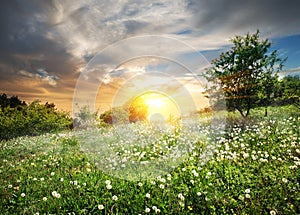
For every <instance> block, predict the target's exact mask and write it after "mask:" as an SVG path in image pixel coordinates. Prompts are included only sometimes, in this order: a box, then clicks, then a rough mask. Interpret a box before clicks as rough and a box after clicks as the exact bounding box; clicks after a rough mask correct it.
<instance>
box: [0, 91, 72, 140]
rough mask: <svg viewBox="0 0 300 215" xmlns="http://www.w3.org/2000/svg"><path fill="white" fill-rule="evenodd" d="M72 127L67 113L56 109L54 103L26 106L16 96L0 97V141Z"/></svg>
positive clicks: (3, 95)
mask: <svg viewBox="0 0 300 215" xmlns="http://www.w3.org/2000/svg"><path fill="white" fill-rule="evenodd" d="M71 127H72V119H71V117H70V116H69V114H68V113H66V112H63V111H59V110H57V109H56V107H55V104H54V103H48V102H46V103H45V104H40V102H39V101H34V102H32V103H30V104H27V103H26V102H25V101H21V100H20V99H19V98H18V96H12V97H8V96H7V95H6V94H4V93H3V94H1V95H0V140H3V139H4V140H7V139H11V138H14V137H18V136H25V135H39V134H43V133H47V132H53V131H61V130H64V129H68V128H71Z"/></svg>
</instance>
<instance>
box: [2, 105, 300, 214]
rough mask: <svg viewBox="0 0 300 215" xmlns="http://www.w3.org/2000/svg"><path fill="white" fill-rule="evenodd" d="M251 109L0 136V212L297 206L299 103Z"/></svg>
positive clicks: (285, 209)
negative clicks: (148, 123) (217, 124)
mask: <svg viewBox="0 0 300 215" xmlns="http://www.w3.org/2000/svg"><path fill="white" fill-rule="evenodd" d="M252 116H253V117H252V118H251V119H248V120H241V119H240V118H239V117H238V116H237V114H234V113H233V114H229V116H228V119H229V120H228V121H227V126H226V127H222V128H223V129H219V132H216V131H218V129H217V128H214V129H212V128H211V127H210V126H205V125H199V126H198V127H197V129H194V130H193V131H192V132H191V131H187V130H180V129H173V130H170V131H169V130H164V131H159V130H149V129H148V130H147V129H145V128H141V127H139V126H137V125H134V124H133V125H131V126H132V127H131V128H130V129H131V130H130V132H126V130H125V131H124V130H119V131H118V132H117V133H115V131H114V130H113V129H110V128H105V129H100V130H98V131H97V132H98V133H97V137H98V138H97V140H95V145H93V139H92V137H93V135H91V133H85V134H84V132H81V133H80V132H79V133H78V132H77V133H76V132H70V133H60V134H45V135H41V136H36V137H19V138H16V139H12V140H10V141H2V142H1V143H0V209H1V214H300V185H299V182H300V131H299V128H300V115H299V110H297V109H295V108H293V107H276V108H270V110H269V116H268V117H263V110H254V111H253V112H252ZM120 132H121V133H120ZM122 132H123V133H122ZM189 132H190V133H189ZM197 132H199V135H198V136H197V135H195V134H197ZM133 134H134V135H133ZM94 135H95V134H94ZM132 135H133V136H132ZM82 141H83V142H84V143H85V144H86V145H84V147H83V146H82V144H81V143H82ZM93 147H94V148H93ZM91 151H92V152H91ZM95 151H97V153H95ZM137 163H138V164H139V165H141V163H143V164H145V165H144V166H145V168H141V166H137V165H136V164H137ZM142 166H143V165H142ZM134 168H138V169H137V170H136V171H133V169H134Z"/></svg>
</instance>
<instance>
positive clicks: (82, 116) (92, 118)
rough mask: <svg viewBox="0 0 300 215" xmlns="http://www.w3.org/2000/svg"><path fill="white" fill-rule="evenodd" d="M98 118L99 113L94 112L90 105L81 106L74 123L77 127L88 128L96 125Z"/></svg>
mask: <svg viewBox="0 0 300 215" xmlns="http://www.w3.org/2000/svg"><path fill="white" fill-rule="evenodd" d="M96 120H97V113H93V112H92V111H91V110H90V107H89V106H88V105H85V106H83V107H81V108H80V110H79V112H77V113H76V114H75V118H74V119H73V124H74V126H75V127H76V128H88V127H90V126H94V125H95V124H96Z"/></svg>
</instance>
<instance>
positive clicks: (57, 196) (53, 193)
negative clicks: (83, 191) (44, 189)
mask: <svg viewBox="0 0 300 215" xmlns="http://www.w3.org/2000/svg"><path fill="white" fill-rule="evenodd" d="M51 194H52V196H53V197H54V198H58V199H59V198H60V194H59V193H58V192H56V191H53V192H52V193H51Z"/></svg>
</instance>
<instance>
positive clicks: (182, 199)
mask: <svg viewBox="0 0 300 215" xmlns="http://www.w3.org/2000/svg"><path fill="white" fill-rule="evenodd" d="M178 198H179V199H180V200H181V201H184V196H183V195H182V193H179V194H178Z"/></svg>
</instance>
